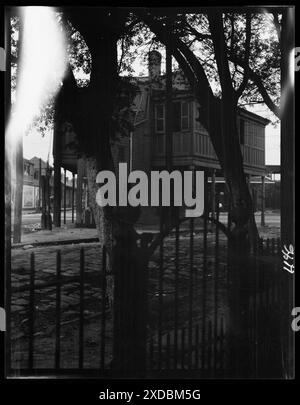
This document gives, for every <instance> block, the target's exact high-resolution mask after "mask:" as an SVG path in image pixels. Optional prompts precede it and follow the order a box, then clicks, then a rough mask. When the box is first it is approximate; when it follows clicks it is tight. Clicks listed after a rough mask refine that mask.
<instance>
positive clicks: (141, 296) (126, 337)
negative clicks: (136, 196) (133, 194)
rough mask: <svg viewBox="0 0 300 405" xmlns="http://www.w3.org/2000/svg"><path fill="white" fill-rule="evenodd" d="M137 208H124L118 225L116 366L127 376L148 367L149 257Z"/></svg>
mask: <svg viewBox="0 0 300 405" xmlns="http://www.w3.org/2000/svg"><path fill="white" fill-rule="evenodd" d="M135 212H136V209H135V208H132V207H127V209H124V211H121V210H120V226H118V227H116V229H114V238H115V242H116V243H115V245H114V248H113V258H114V260H113V273H114V276H115V285H114V314H113V318H114V331H113V362H112V368H113V371H114V374H115V375H118V376H126V377H128V376H131V377H144V374H145V370H146V349H147V347H146V333H147V290H146V280H147V259H146V254H145V248H144V247H143V246H140V247H139V246H138V245H137V239H138V235H137V233H136V232H135V230H134V228H133V222H135V220H137V219H138V217H135ZM133 217H135V220H133V222H132V223H129V222H130V219H133Z"/></svg>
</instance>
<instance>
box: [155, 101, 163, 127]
mask: <svg viewBox="0 0 300 405" xmlns="http://www.w3.org/2000/svg"><path fill="white" fill-rule="evenodd" d="M164 130H165V106H164V105H163V104H157V105H156V106H155V132H164Z"/></svg>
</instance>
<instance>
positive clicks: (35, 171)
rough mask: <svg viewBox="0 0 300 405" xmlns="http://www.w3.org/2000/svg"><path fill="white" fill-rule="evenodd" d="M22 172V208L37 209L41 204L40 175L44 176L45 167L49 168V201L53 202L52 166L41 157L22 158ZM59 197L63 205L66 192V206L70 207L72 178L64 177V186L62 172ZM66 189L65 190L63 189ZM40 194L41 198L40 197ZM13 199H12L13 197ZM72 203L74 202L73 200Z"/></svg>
mask: <svg viewBox="0 0 300 405" xmlns="http://www.w3.org/2000/svg"><path fill="white" fill-rule="evenodd" d="M23 164H24V172H23V203H22V208H23V209H24V210H32V209H34V210H35V209H37V210H39V209H40V208H41V206H42V201H41V198H42V193H41V192H40V190H41V184H40V176H45V175H46V171H47V168H48V167H49V168H50V170H51V177H50V201H51V205H52V203H53V195H54V191H53V168H52V167H51V166H49V165H48V164H47V162H45V161H44V160H42V159H39V158H37V157H36V156H35V157H33V158H32V159H30V160H29V159H23ZM74 183H75V184H74V188H75V190H76V181H74ZM61 190H62V191H61V199H62V207H64V192H66V208H71V207H72V198H73V197H72V193H73V180H72V179H69V178H68V177H66V186H65V179H64V174H61ZM64 190H66V191H64ZM40 196H41V198H40ZM13 200H14V199H13ZM73 203H74V202H73Z"/></svg>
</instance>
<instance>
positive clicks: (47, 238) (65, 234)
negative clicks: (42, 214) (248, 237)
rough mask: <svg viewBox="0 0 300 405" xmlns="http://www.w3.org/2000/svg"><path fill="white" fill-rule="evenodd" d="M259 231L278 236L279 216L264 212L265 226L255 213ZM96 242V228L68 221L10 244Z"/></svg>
mask: <svg viewBox="0 0 300 405" xmlns="http://www.w3.org/2000/svg"><path fill="white" fill-rule="evenodd" d="M255 217H256V221H257V225H258V229H259V233H260V235H261V237H264V238H266V237H277V236H279V228H280V216H279V215H278V214H277V213H271V212H268V213H266V226H265V227H261V226H260V214H259V213H256V215H255ZM220 221H221V222H223V223H224V224H226V223H227V214H226V213H221V214H220ZM186 227H187V223H186V224H182V229H185V228H186ZM202 228H203V225H202V224H201V222H199V223H197V222H195V228H194V229H195V231H199V230H202ZM136 230H137V231H138V232H139V233H141V232H154V233H156V232H158V231H159V229H158V225H146V224H141V223H138V224H137V226H136ZM92 242H98V235H97V230H96V229H94V228H77V227H75V224H72V223H68V224H67V226H66V225H63V226H62V227H61V228H55V227H53V228H52V231H49V230H39V231H35V232H29V233H27V232H26V233H23V234H22V237H21V243H14V244H12V248H15V249H16V248H22V247H23V248H25V249H26V247H27V246H28V247H29V245H30V246H31V247H32V246H37V245H39V246H40V245H56V244H57V245H63V244H72V243H74V244H75V243H92Z"/></svg>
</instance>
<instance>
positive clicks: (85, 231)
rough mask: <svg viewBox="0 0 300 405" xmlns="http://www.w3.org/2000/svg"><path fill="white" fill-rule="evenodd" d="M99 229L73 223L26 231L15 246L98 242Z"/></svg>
mask: <svg viewBox="0 0 300 405" xmlns="http://www.w3.org/2000/svg"><path fill="white" fill-rule="evenodd" d="M97 241H98V236H97V230H96V229H93V228H76V227H75V226H74V225H73V224H72V225H68V227H61V228H55V227H53V228H52V231H49V230H40V231H37V232H31V233H24V234H22V237H21V243H13V244H12V247H13V248H20V247H24V246H28V245H33V246H34V245H47V244H51V245H53V244H59V245H62V244H69V243H83V242H97Z"/></svg>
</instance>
